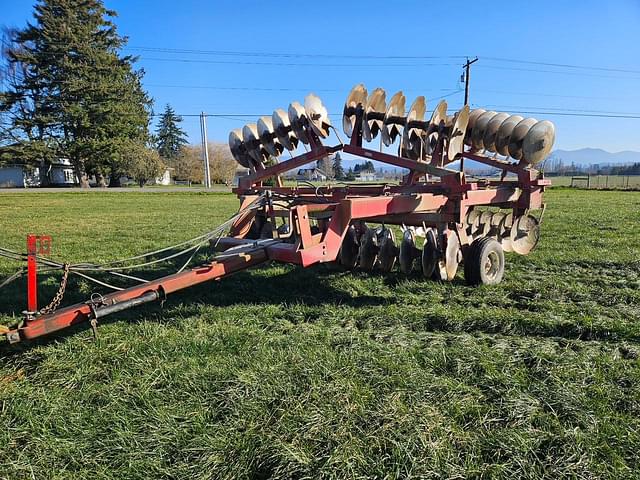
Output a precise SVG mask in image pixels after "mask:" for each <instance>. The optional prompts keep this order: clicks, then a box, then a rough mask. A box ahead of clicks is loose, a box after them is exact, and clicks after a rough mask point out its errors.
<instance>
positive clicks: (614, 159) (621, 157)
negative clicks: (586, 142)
mask: <svg viewBox="0 0 640 480" xmlns="http://www.w3.org/2000/svg"><path fill="white" fill-rule="evenodd" d="M550 157H553V158H561V159H562V162H563V163H564V164H565V165H571V164H572V163H575V164H576V165H578V166H580V165H596V164H598V165H620V164H625V163H640V152H634V151H630V150H626V151H623V152H616V153H611V152H607V151H606V150H602V149H601V148H581V149H579V150H554V151H553V152H552V153H551V155H550Z"/></svg>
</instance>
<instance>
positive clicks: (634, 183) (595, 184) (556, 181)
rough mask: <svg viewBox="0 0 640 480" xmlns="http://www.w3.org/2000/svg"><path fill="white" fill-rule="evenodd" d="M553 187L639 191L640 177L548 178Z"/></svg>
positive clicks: (575, 176)
mask: <svg viewBox="0 0 640 480" xmlns="http://www.w3.org/2000/svg"><path fill="white" fill-rule="evenodd" d="M548 178H549V179H550V180H551V182H552V184H553V186H555V187H572V188H582V189H590V190H591V189H593V190H640V175H589V174H580V175H566V176H549V177H548Z"/></svg>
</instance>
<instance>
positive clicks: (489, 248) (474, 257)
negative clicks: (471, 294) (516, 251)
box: [464, 237, 504, 285]
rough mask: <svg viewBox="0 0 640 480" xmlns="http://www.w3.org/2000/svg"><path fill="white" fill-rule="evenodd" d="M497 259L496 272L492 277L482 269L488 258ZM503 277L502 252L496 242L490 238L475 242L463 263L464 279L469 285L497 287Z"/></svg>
mask: <svg viewBox="0 0 640 480" xmlns="http://www.w3.org/2000/svg"><path fill="white" fill-rule="evenodd" d="M491 254H494V255H495V256H496V257H497V261H498V265H497V271H496V272H495V274H493V275H489V273H488V272H487V271H486V270H485V269H484V268H483V266H484V265H485V263H486V262H487V261H489V256H490V255H491ZM503 277H504V252H503V250H502V246H501V245H500V244H499V243H498V242H497V240H495V239H493V238H491V237H481V238H478V239H477V240H475V241H474V242H473V243H472V244H471V247H469V251H468V252H467V258H465V262H464V278H465V281H466V282H467V284H469V285H497V284H498V283H500V282H501V281H502V278H503Z"/></svg>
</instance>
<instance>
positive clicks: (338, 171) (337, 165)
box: [333, 152, 344, 180]
mask: <svg viewBox="0 0 640 480" xmlns="http://www.w3.org/2000/svg"><path fill="white" fill-rule="evenodd" d="M333 176H334V178H335V179H336V180H344V168H342V157H340V152H338V153H336V156H335V157H334V158H333Z"/></svg>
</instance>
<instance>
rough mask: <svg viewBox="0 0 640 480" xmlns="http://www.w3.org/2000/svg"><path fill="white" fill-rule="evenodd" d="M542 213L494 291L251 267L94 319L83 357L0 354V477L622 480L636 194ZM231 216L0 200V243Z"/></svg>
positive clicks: (64, 343)
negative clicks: (530, 240) (532, 236)
mask: <svg viewBox="0 0 640 480" xmlns="http://www.w3.org/2000/svg"><path fill="white" fill-rule="evenodd" d="M546 199H547V202H548V204H549V205H548V209H547V212H546V214H545V218H544V223H543V228H542V240H541V244H540V246H539V248H538V249H537V250H536V251H534V252H533V253H532V254H531V255H530V256H528V257H519V256H515V255H513V254H507V272H506V279H505V281H504V282H503V283H502V284H501V285H499V286H494V287H481V288H470V287H467V286H465V285H464V282H463V280H462V278H458V279H456V281H454V282H453V283H452V284H439V283H434V282H430V281H424V280H422V279H421V278H420V277H419V275H417V274H416V275H414V276H412V277H410V278H408V279H405V278H403V277H402V276H401V275H399V274H391V275H388V276H382V275H378V274H365V273H362V272H354V273H352V272H346V271H344V270H342V269H341V268H339V267H337V266H335V265H320V266H316V267H312V268H309V269H299V268H295V267H293V266H289V265H271V266H268V267H264V268H259V269H256V270H253V271H251V272H243V273H240V274H238V275H235V276H233V277H230V278H229V279H225V280H224V281H222V282H219V283H211V284H206V285H202V286H199V287H195V288H193V289H190V290H188V291H185V292H184V293H179V294H176V295H174V296H173V297H171V298H169V300H168V301H167V302H166V304H165V306H164V308H163V309H161V308H160V307H158V306H153V307H148V308H143V309H138V310H134V311H129V312H126V313H122V314H116V315H114V316H113V317H110V318H109V319H105V321H104V322H103V323H101V325H100V327H99V332H100V336H99V340H98V342H97V343H94V342H93V340H92V336H91V333H90V331H89V330H86V329H78V330H76V331H73V332H67V333H66V334H65V335H63V336H59V337H56V338H54V339H51V340H49V341H46V342H39V343H37V344H35V345H31V346H26V345H22V346H20V347H19V348H9V347H0V368H1V371H0V478H4V477H6V478H84V477H89V476H91V477H92V478H96V479H102V478H141V479H142V478H145V479H146V478H180V479H182V478H229V479H231V478H258V479H264V478H505V479H512V478H554V479H555V478H590V479H591V478H616V479H619V478H640V473H639V472H640V460H639V454H638V450H639V447H640V360H639V359H638V355H639V353H640V345H639V342H640V263H639V259H640V241H639V240H638V239H639V238H640V222H639V220H640V218H639V217H638V212H639V211H640V193H637V192H588V191H576V190H568V189H555V190H551V191H550V192H548V193H547V197H546ZM236 207H237V201H236V200H235V199H234V198H233V197H232V196H230V195H212V194H195V193H176V194H162V193H144V194H143V193H104V194H95V193H93V194H91V195H87V194H79V193H64V194H38V195H28V194H25V195H22V194H11V195H0V211H2V213H3V214H2V217H1V218H0V245H2V246H8V247H13V248H20V249H22V250H24V247H23V243H24V236H25V235H26V234H27V233H28V232H38V233H49V234H52V235H53V236H54V242H55V243H54V250H55V253H56V254H59V256H60V257H62V258H65V259H70V260H86V259H89V260H107V259H115V258H119V257H122V256H125V255H131V254H134V253H137V252H140V251H144V250H147V249H150V248H155V247H159V246H164V245H166V244H169V243H172V242H176V241H178V240H182V239H186V238H189V237H190V236H193V235H195V234H197V233H199V232H202V231H204V230H206V229H208V228H209V227H211V226H212V225H216V224H218V223H220V222H221V221H222V220H223V219H224V218H226V217H227V216H228V215H230V214H231V213H232V212H233V210H234V209H235V208H236ZM10 267H11V266H10V265H9V264H7V263H3V264H1V265H0V274H2V275H6V274H9V273H11V272H12V271H13V270H12V269H11V268H10ZM57 280H58V279H57V277H54V278H51V279H49V280H47V281H46V282H45V289H46V292H45V293H46V294H43V297H46V296H47V295H51V294H52V293H53V292H54V291H55V287H56V283H57ZM70 288H71V291H75V293H72V294H70V298H69V299H68V300H69V301H73V300H82V299H84V298H86V296H87V295H88V294H89V293H90V292H91V291H92V289H91V288H90V287H89V286H87V285H86V284H78V283H77V280H75V279H74V280H73V281H72V283H71V287H70ZM22 289H23V286H22V285H17V286H15V287H13V288H11V289H9V290H8V291H5V292H2V293H0V323H9V322H10V321H11V320H12V318H14V317H13V315H16V316H19V312H20V311H21V310H23V309H24V293H23V290H22ZM77 290H80V291H79V292H78V291H77Z"/></svg>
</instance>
